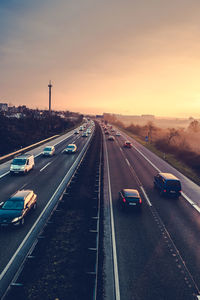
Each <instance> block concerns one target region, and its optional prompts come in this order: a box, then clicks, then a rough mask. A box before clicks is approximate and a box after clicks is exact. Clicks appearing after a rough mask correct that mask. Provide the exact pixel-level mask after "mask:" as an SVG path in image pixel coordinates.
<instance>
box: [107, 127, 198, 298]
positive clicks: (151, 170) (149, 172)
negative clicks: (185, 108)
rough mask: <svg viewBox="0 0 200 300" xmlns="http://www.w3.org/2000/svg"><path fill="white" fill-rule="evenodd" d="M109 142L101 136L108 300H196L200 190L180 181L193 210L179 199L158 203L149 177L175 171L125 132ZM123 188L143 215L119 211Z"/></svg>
mask: <svg viewBox="0 0 200 300" xmlns="http://www.w3.org/2000/svg"><path fill="white" fill-rule="evenodd" d="M110 134H112V135H115V134H114V133H111V132H110ZM107 138H108V136H106V135H104V148H105V150H104V156H105V159H104V161H105V176H104V177H105V178H106V182H104V185H105V187H104V190H105V192H104V193H105V195H104V197H105V199H104V202H105V210H106V209H107V206H108V203H109V201H110V205H109V206H110V208H111V215H110V216H109V214H108V211H107V213H106V212H105V225H106V226H105V227H106V230H108V228H109V222H110V224H111V225H110V231H112V240H110V239H109V235H107V234H106V233H105V244H107V245H109V244H111V245H112V248H113V249H112V252H111V253H109V251H108V250H106V259H105V261H106V264H107V266H105V269H106V270H107V273H108V274H109V275H108V276H109V280H110V279H111V277H112V272H109V270H110V269H111V267H112V261H113V263H114V266H113V270H114V276H113V282H114V283H113V284H112V280H110V281H109V283H107V284H106V299H117V300H120V299H121V300H143V299H145V300H147V299H148V300H171V299H173V300H180V299H187V300H190V299H197V296H198V295H199V289H200V272H199V270H200V256H199V253H200V246H199V245H200V244H199V232H200V215H199V211H198V206H197V205H196V204H198V200H199V199H200V197H198V198H197V195H199V196H200V193H199V194H198V187H197V186H195V188H194V189H193V184H192V183H191V182H189V181H187V180H186V179H185V177H184V176H181V180H182V178H183V180H182V181H184V180H185V182H183V195H191V196H193V198H192V199H189V200H190V201H192V203H193V204H194V203H195V206H196V207H194V205H193V204H192V205H191V203H189V202H188V201H187V200H186V199H185V198H184V197H182V196H181V197H180V198H179V199H178V200H176V199H174V198H162V197H161V196H160V195H159V193H158V191H157V190H155V189H154V187H153V177H154V175H156V173H157V172H158V170H161V171H162V172H170V170H172V171H171V172H173V171H174V169H173V168H172V167H170V166H169V165H168V164H167V163H166V162H165V161H163V160H161V159H159V158H157V157H156V156H155V155H154V154H152V153H151V152H150V151H147V150H146V149H145V148H144V147H143V146H142V145H140V144H138V143H137V142H135V141H134V140H132V139H130V138H127V136H126V135H125V134H124V133H122V135H121V136H119V137H116V136H115V141H109V140H108V139H107ZM127 139H129V140H131V141H132V142H133V145H134V147H133V148H131V149H127V148H124V147H123V144H124V141H125V140H127ZM175 175H177V174H175ZM177 176H178V175H177ZM178 177H179V176H178ZM122 188H136V189H138V191H139V193H140V195H141V197H142V200H143V207H142V211H141V212H139V211H134V210H131V211H130V210H128V211H122V210H121V209H120V208H119V206H118V192H119V190H120V189H122ZM194 193H196V194H194ZM194 195H195V198H194ZM186 197H187V196H186ZM193 200H194V202H193ZM110 208H109V209H110ZM112 211H113V216H112ZM106 218H107V219H109V218H110V220H106ZM113 236H114V237H113ZM111 255H112V259H111V260H110V259H109V256H111ZM111 286H113V290H112V288H111Z"/></svg>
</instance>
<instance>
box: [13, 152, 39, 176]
mask: <svg viewBox="0 0 200 300" xmlns="http://www.w3.org/2000/svg"><path fill="white" fill-rule="evenodd" d="M34 166H35V162H34V155H32V154H23V155H20V156H17V157H15V158H14V159H13V161H12V162H11V165H10V174H11V175H12V174H20V173H23V174H27V173H28V172H29V171H30V170H32V169H33V168H34Z"/></svg>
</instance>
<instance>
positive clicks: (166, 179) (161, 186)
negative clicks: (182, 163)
mask: <svg viewBox="0 0 200 300" xmlns="http://www.w3.org/2000/svg"><path fill="white" fill-rule="evenodd" d="M154 187H155V188H157V189H158V190H159V192H160V195H161V196H164V195H168V196H169V195H171V196H175V197H177V198H178V197H179V196H180V195H181V182H180V180H179V179H178V178H177V177H176V176H174V175H173V174H170V173H158V174H157V175H156V176H154Z"/></svg>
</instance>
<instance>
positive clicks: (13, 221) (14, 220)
mask: <svg viewBox="0 0 200 300" xmlns="http://www.w3.org/2000/svg"><path fill="white" fill-rule="evenodd" d="M20 219H21V217H17V218H14V219H13V220H12V223H15V222H17V221H19V220H20Z"/></svg>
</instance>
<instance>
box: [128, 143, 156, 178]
mask: <svg viewBox="0 0 200 300" xmlns="http://www.w3.org/2000/svg"><path fill="white" fill-rule="evenodd" d="M133 148H134V149H135V150H136V151H137V152H139V153H140V154H141V155H142V156H143V157H144V158H145V159H146V160H147V161H148V162H149V163H150V165H152V167H154V169H156V170H157V171H158V172H159V173H160V172H161V170H160V169H159V168H158V167H156V165H154V163H152V161H150V160H149V159H148V158H147V157H146V156H145V155H144V154H143V153H142V152H141V151H140V150H139V149H137V148H136V147H135V146H133Z"/></svg>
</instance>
